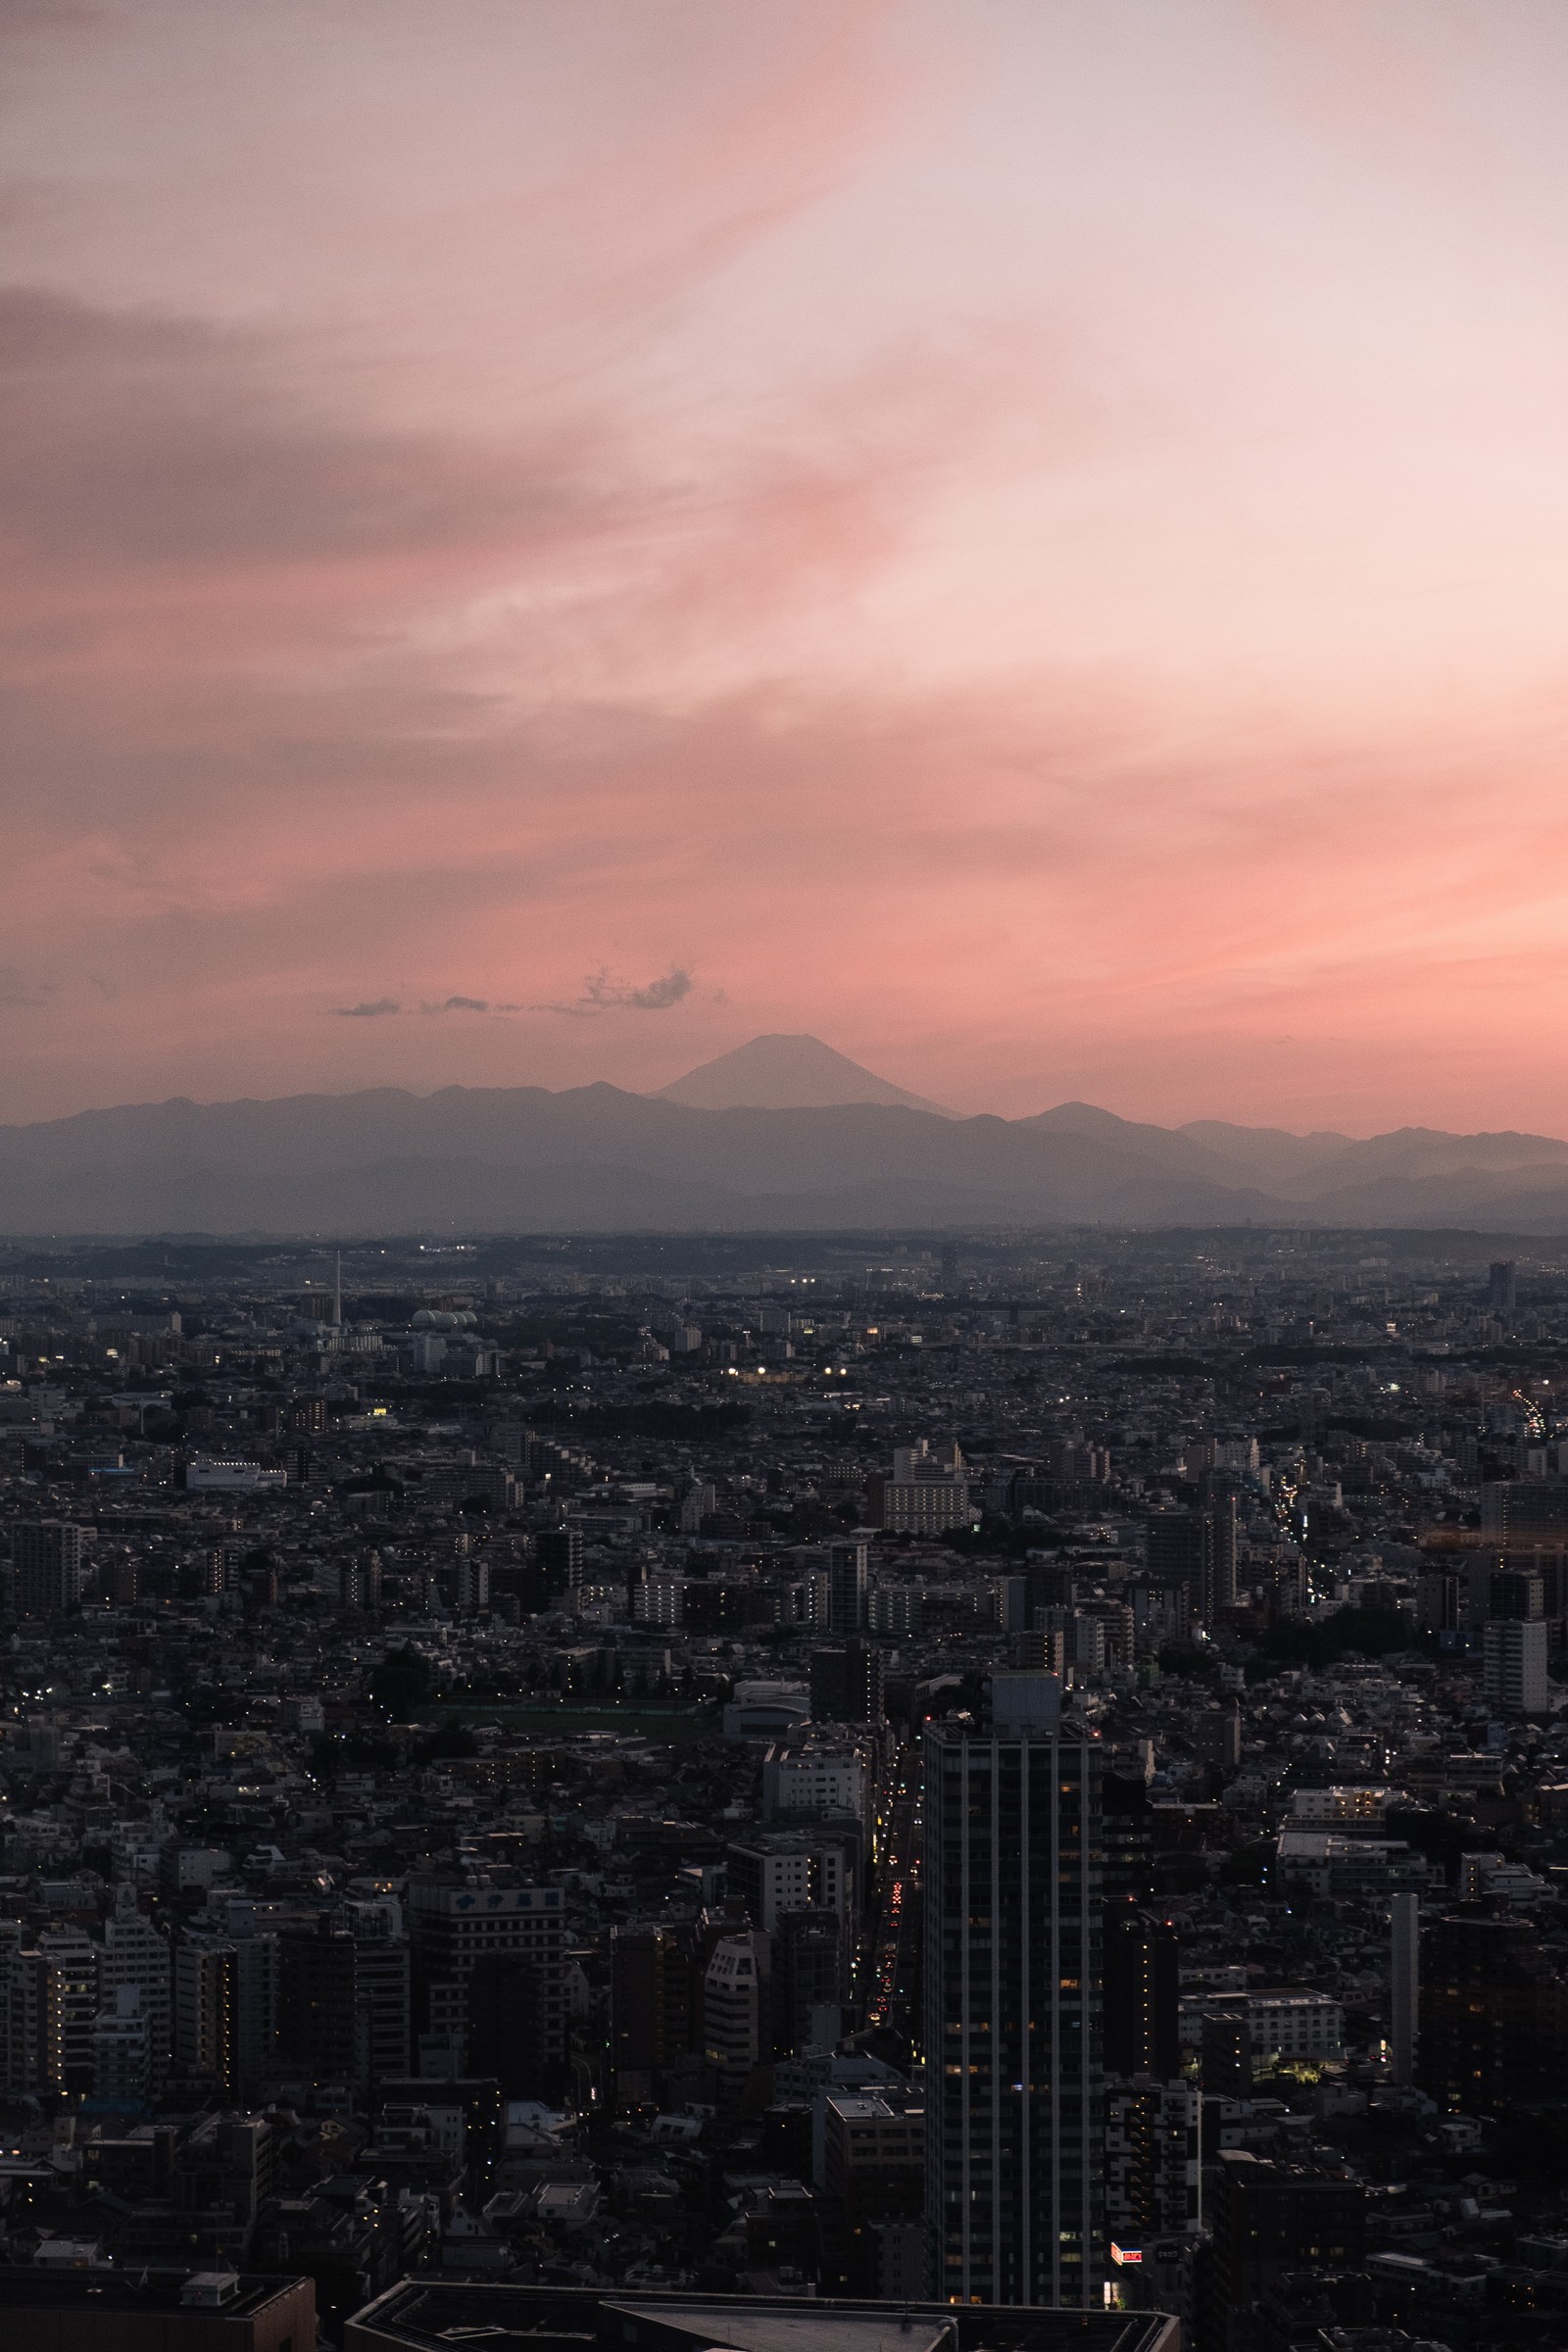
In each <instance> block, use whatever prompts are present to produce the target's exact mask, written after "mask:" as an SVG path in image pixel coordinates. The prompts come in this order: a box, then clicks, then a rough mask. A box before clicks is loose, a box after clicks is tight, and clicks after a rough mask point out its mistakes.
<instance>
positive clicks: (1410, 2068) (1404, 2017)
mask: <svg viewBox="0 0 1568 2352" xmlns="http://www.w3.org/2000/svg"><path fill="white" fill-rule="evenodd" d="M1389 1943H1390V1949H1389V1964H1390V1978H1391V1985H1390V1991H1391V1996H1392V1997H1391V2000H1390V2004H1389V2006H1390V2010H1391V2013H1392V2014H1391V2019H1390V2025H1391V2033H1390V2039H1391V2041H1392V2042H1393V2045H1394V2080H1395V2081H1396V2082H1399V2083H1409V2082H1414V2080H1415V2050H1416V2035H1417V2034H1418V2033H1419V2031H1420V2019H1421V1897H1420V1896H1419V1895H1418V1894H1396V1895H1394V1896H1393V1897H1392V1898H1391V1900H1390V1903H1389Z"/></svg>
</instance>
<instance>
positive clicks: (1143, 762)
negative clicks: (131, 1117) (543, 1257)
mask: <svg viewBox="0 0 1568 2352" xmlns="http://www.w3.org/2000/svg"><path fill="white" fill-rule="evenodd" d="M0 60H3V63H4V66H5V77H4V81H5V91H6V95H5V98H4V101H3V105H4V116H5V127H6V141H5V145H6V155H7V164H6V168H5V170H6V195H7V198H8V202H7V204H6V207H5V209H4V213H3V215H0V351H3V364H4V378H5V381H4V401H5V431H4V437H3V444H0V482H3V490H0V497H3V504H4V520H3V525H0V527H3V529H4V533H5V540H6V555H7V561H6V562H5V564H4V565H3V566H0V631H3V637H4V656H3V658H4V662H5V670H6V679H5V685H6V709H7V719H6V725H5V729H4V754H3V757H4V760H5V771H6V777H7V792H6V812H7V828H6V839H7V848H8V855H7V857H6V859H5V861H4V883H3V917H4V926H5V930H4V939H3V941H0V1022H3V1023H4V1034H5V1038H6V1044H7V1053H6V1056H5V1068H6V1073H7V1083H6V1087H5V1090H4V1094H3V1096H0V1118H5V1119H27V1118H37V1117H46V1116H52V1115H56V1114H59V1113H62V1112H68V1111H71V1110H73V1109H77V1108H80V1107H84V1106H86V1105H89V1104H95V1103H112V1102H123V1101H128V1100H137V1099H146V1098H149V1097H160V1096H166V1095H170V1094H176V1093H177V1094H191V1095H195V1096H198V1097H203V1098H217V1097H224V1096H232V1095H238V1094H254V1095H277V1094H287V1093H295V1092H303V1091H310V1090H327V1091H341V1090H344V1089H349V1088H355V1087H364V1086H379V1085H406V1086H412V1087H415V1088H417V1089H418V1090H420V1091H424V1090H428V1089H430V1088H434V1087H438V1086H441V1085H446V1084H451V1083H463V1084H469V1085H487V1086H500V1085H516V1084H525V1083H527V1084H542V1085H548V1086H567V1085H575V1084H581V1083H584V1082H586V1081H588V1080H591V1079H595V1078H608V1079H611V1080H613V1081H614V1082H615V1083H616V1084H619V1085H625V1086H630V1087H636V1088H653V1087H657V1086H661V1085H663V1084H665V1083H667V1082H668V1081H669V1080H670V1079H672V1078H674V1077H676V1076H677V1075H679V1074H680V1073H681V1072H682V1071H684V1070H685V1069H687V1068H689V1067H691V1066H692V1065H693V1064H695V1063H698V1062H700V1061H704V1060H707V1059H709V1058H711V1056H712V1055H714V1054H718V1053H721V1052H723V1051H725V1050H726V1049H727V1048H729V1047H731V1046H734V1045H736V1044H739V1043H740V1042H742V1041H743V1040H744V1039H746V1038H748V1037H750V1036H752V1035H754V1034H756V1033H758V1032H760V1031H767V1030H808V1031H811V1032H814V1033H815V1034H816V1035H818V1036H820V1037H823V1038H825V1039H826V1040H827V1041H828V1042H829V1043H830V1044H832V1045H834V1046H836V1047H837V1048H839V1050H840V1051H842V1052H844V1053H847V1054H852V1055H853V1056H854V1057H855V1058H857V1059H858V1060H860V1061H863V1062H865V1063H867V1064H868V1065H869V1066H870V1067H872V1068H873V1069H876V1070H878V1071H879V1072H881V1073H882V1074H884V1075H886V1076H887V1077H890V1078H892V1079H894V1080H895V1081H896V1082H897V1083H899V1084H900V1085H903V1086H906V1087H908V1088H912V1089H914V1090H916V1091H917V1092H918V1093H920V1094H922V1095H925V1096H928V1097H931V1098H933V1099H935V1100H937V1101H940V1102H944V1103H950V1104H952V1105H954V1106H955V1107H956V1108H959V1109H962V1110H966V1111H972V1110H982V1109H984V1110H995V1111H1000V1112H1004V1113H1005V1114H1008V1115H1018V1114H1022V1113H1027V1112H1030V1111H1034V1110H1038V1109H1041V1108H1043V1107H1045V1106H1046V1105H1048V1104H1049V1103H1053V1102H1055V1101H1059V1100H1061V1099H1063V1098H1083V1099H1087V1100H1089V1101H1092V1102H1096V1103H1103V1104H1104V1105H1105V1106H1106V1107H1108V1108H1111V1109H1114V1110H1117V1111H1120V1112H1121V1113H1123V1114H1124V1115H1127V1116H1131V1117H1143V1118H1154V1119H1159V1120H1165V1121H1179V1120H1184V1119H1191V1118H1199V1117H1228V1118H1237V1119H1243V1120H1249V1121H1255V1122H1266V1123H1271V1124H1278V1125H1283V1126H1290V1127H1296V1128H1308V1127H1320V1126H1335V1127H1341V1128H1345V1129H1348V1130H1349V1131H1351V1132H1355V1133H1362V1134H1364V1133H1369V1132H1372V1131H1374V1130H1376V1129H1379V1128H1387V1127H1392V1126H1397V1125H1400V1124H1404V1123H1424V1124H1429V1125H1441V1126H1448V1127H1466V1128H1475V1127H1487V1128H1504V1127H1514V1128H1526V1129H1530V1130H1533V1131H1537V1132H1540V1131H1545V1132H1550V1133H1562V1132H1563V1131H1564V1128H1565V1125H1568V1104H1565V1103H1564V1101H1563V1073H1562V1070H1561V1068H1560V1067H1559V1064H1560V1063H1561V1062H1562V1059H1563V1054H1564V1049H1563V1048H1562V1047H1561V1046H1560V1045H1559V1044H1558V1038H1559V1036H1560V1035H1563V1034H1568V948H1565V944H1564V943H1565V937H1568V926H1565V922H1564V907H1563V904H1562V901H1563V892H1564V886H1563V883H1562V882H1561V881H1560V880H1559V876H1558V867H1559V863H1560V862H1561V860H1562V858H1563V855H1564V834H1565V830H1568V802H1565V794H1564V709H1563V706H1564V698H1565V692H1568V686H1565V667H1568V657H1565V651H1564V643H1563V620H1562V616H1563V613H1564V611H1565V610H1568V594H1565V591H1568V462H1565V459H1564V456H1563V452H1562V436H1563V425H1562V419H1563V417H1564V415H1565V414H1568V313H1565V311H1564V308H1563V305H1562V302H1561V298H1560V279H1561V269H1562V252H1563V245H1564V238H1565V235H1568V154H1565V152H1564V148H1563V143H1562V139H1561V134H1560V125H1559V123H1558V120H1557V117H1558V112H1559V109H1558V94H1559V93H1560V91H1561V89H1562V87H1563V86H1564V82H1565V77H1568V16H1565V15H1564V13H1563V11H1562V9H1561V8H1560V6H1558V5H1557V0H1488V4H1487V5H1486V6H1485V7H1479V6H1476V5H1473V4H1472V0H1384V5H1382V6H1381V7H1380V8H1378V9H1377V10H1375V11H1369V10H1367V9H1366V8H1365V7H1364V6H1363V5H1361V0H1166V4H1165V5H1163V6H1161V7H1160V8H1159V9H1158V10H1151V9H1149V8H1148V7H1147V6H1146V5H1144V4H1143V0H996V4H995V5H993V6H990V7H987V8H985V9H976V8H975V7H973V5H972V4H971V0H898V4H895V0H783V5H781V6H778V7H776V8H769V9H744V10H742V9H735V8H733V7H732V6H730V5H729V4H728V0H637V5H629V4H628V0H616V4H614V5H605V4H604V0H466V4H465V6H464V8H462V9H461V10H451V9H446V8H439V7H436V6H434V5H432V4H431V0H374V4H373V5H371V0H270V6H269V7H268V8H266V9H263V10H256V9H254V8H252V7H249V6H247V5H244V4H243V0H201V5H199V6H197V5H193V4H192V0H138V4H137V5H136V6H135V7H129V6H126V5H121V4H117V0H105V4H104V5H102V6H99V5H92V4H82V5H76V4H75V0H70V4H68V0H58V4H55V0H34V4H31V5H29V6H27V7H25V8H23V9H19V10H17V11H16V12H15V13H14V14H13V15H11V16H9V17H8V18H7V19H6V21H5V23H4V24H3V25H0ZM1559 991H1561V992H1562V993H1561V995H1560V996H1559Z"/></svg>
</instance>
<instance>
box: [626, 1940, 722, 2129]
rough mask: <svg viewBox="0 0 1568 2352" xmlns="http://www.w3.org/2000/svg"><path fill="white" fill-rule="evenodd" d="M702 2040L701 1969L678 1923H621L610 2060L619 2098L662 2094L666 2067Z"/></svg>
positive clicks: (630, 2102)
mask: <svg viewBox="0 0 1568 2352" xmlns="http://www.w3.org/2000/svg"><path fill="white" fill-rule="evenodd" d="M701 2040H702V1972H701V1969H700V1967H699V1965H698V1962H697V1958H696V1955H695V1953H694V1952H693V1950H692V1946H691V1942H690V1939H689V1937H688V1936H686V1935H685V1934H683V1933H682V1931H681V1930H679V1929H677V1928H658V1927H646V1928H640V1927H632V1928H617V1929H616V1930H615V1933H614V1936H613V1939H612V1942H611V1952H610V2062H611V2066H612V2068H613V2073H614V2081H615V2099H616V2102H617V2104H619V2105H621V2106H635V2105H638V2104H640V2103H642V2102H643V2101H645V2100H649V2099H652V2098H654V2097H656V2096H657V2095H658V2089H659V2082H660V2078H661V2076H662V2074H663V2072H664V2070H665V2069H666V2068H667V2067H669V2066H671V2065H673V2063H674V2061H675V2060H676V2059H677V2058H683V2057H685V2056H686V2054H687V2052H688V2051H691V2050H695V2049H696V2048H698V2046H699V2045H700V2043H701Z"/></svg>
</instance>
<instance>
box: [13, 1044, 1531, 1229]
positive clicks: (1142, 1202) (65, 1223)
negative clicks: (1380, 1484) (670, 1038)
mask: <svg viewBox="0 0 1568 2352" xmlns="http://www.w3.org/2000/svg"><path fill="white" fill-rule="evenodd" d="M815 1042H816V1043H820V1041H815ZM831 1051H832V1050H831V1049H824V1052H825V1053H831ZM720 1058H721V1059H722V1058H723V1057H720ZM840 1058H843V1057H840ZM705 1066H707V1065H705ZM848 1067H849V1068H850V1069H851V1070H852V1071H858V1065H857V1064H853V1063H851V1064H848ZM867 1075H868V1074H867ZM676 1083H677V1085H679V1084H680V1082H679V1081H677V1082H676ZM878 1083H882V1084H886V1083H887V1082H885V1081H880V1082H878ZM889 1091H890V1092H892V1093H893V1094H895V1095H900V1094H902V1090H899V1089H891V1088H890V1090H889ZM918 1103H919V1098H915V1099H914V1102H913V1104H911V1103H908V1102H905V1101H902V1100H898V1101H893V1102H888V1103H860V1102H856V1103H824V1104H813V1105H807V1106H804V1107H793V1108H781V1109H770V1108H758V1107H750V1106H739V1107H726V1108H708V1107H704V1106H701V1105H694V1104H689V1103H680V1102H678V1101H676V1100H672V1099H671V1098H670V1095H669V1092H668V1090H667V1089H665V1090H662V1091H661V1092H660V1093H659V1094H655V1095H642V1094H633V1093H631V1092H629V1091H628V1090H626V1089H624V1088H620V1087H615V1086H612V1085H610V1084H609V1083H608V1082H606V1081H603V1080H598V1081H594V1082H592V1083H590V1084H588V1085H586V1086H581V1087H572V1088H565V1089H560V1090H553V1089H550V1088H546V1087H492V1088H475V1087H461V1086H448V1087H442V1088H439V1089H437V1090H435V1091H434V1092H433V1093H431V1094H428V1095H420V1094H416V1093H415V1092H414V1091H413V1090H412V1089H408V1088H401V1087H377V1088H368V1089H365V1090H363V1091H362V1092H359V1093H354V1094H346V1095H329V1094H320V1093H318V1094H307V1095H295V1096H283V1097H274V1098H265V1097H255V1096H252V1097H242V1098H238V1099H236V1100H234V1101H231V1102H227V1103H197V1102H195V1101H193V1100H192V1099H191V1098H190V1097H188V1096H172V1097H169V1098H167V1099H166V1100H165V1101H164V1102H162V1103H122V1104H116V1105H112V1106H110V1107H108V1108H104V1109H96V1110H87V1111H78V1112H75V1113H73V1114H70V1115H69V1116H67V1117H65V1118H61V1119H55V1120H43V1121H38V1122H34V1123H32V1124H30V1125H11V1126H7V1127H0V1232H5V1233H10V1234H15V1235H18V1236H23V1235H36V1234H39V1233H81V1234H87V1233H114V1234H118V1235H124V1234H130V1233H135V1232H171V1231H197V1230H202V1231H208V1232H212V1233H214V1234H222V1233H236V1232H247V1233H253V1232H268V1233H279V1234H281V1233H288V1232H298V1231H301V1230H311V1231H320V1230H332V1229H335V1230H339V1231H345V1232H346V1231H349V1230H354V1231H359V1232H364V1233H395V1232H407V1231H410V1230H417V1229H421V1228H425V1227H430V1228H439V1229H441V1230H452V1231H486V1232H498V1231H506V1230H515V1231H571V1230H581V1231H590V1230H592V1231H625V1230H660V1229H664V1230H684V1231H700V1230H703V1229H705V1228H719V1229H731V1230H734V1229H748V1228H753V1227H755V1228H757V1229H763V1228H769V1229H773V1230H783V1229H788V1228H789V1227H790V1226H792V1225H794V1226H796V1227H798V1228H799V1229H800V1230H803V1231H805V1230H819V1229H821V1230H825V1229H829V1228H832V1227H838V1228H853V1227H856V1226H862V1225H863V1226H865V1227H867V1228H880V1227H884V1226H895V1225H902V1224H908V1225H913V1226H928V1227H939V1226H954V1225H957V1226H961V1225H964V1224H971V1225H977V1226H978V1225H999V1224H1000V1225H1030V1224H1041V1225H1050V1224H1086V1223H1090V1224H1093V1223H1100V1224H1111V1225H1117V1224H1121V1225H1139V1226H1147V1225H1159V1224H1175V1225H1185V1224H1197V1225H1203V1226H1223V1225H1238V1224H1243V1223H1247V1222H1251V1223H1254V1224H1259V1223H1260V1224H1268V1223H1275V1224H1284V1225H1292V1224H1296V1225H1299V1224H1312V1225H1346V1226H1356V1227H1376V1226H1395V1225H1405V1226H1415V1227H1420V1226H1427V1225H1431V1226H1444V1227H1448V1226H1456V1225H1465V1224H1470V1225H1472V1226H1475V1227H1477V1228H1478V1229H1480V1230H1505V1231H1517V1232H1523V1231H1529V1232H1535V1231H1540V1232H1543V1233H1545V1232H1564V1233H1568V1142H1564V1141H1562V1140H1561V1139H1559V1138H1556V1137H1550V1136H1531V1135H1524V1134H1517V1133H1512V1132H1507V1131H1504V1132H1488V1133H1481V1134H1476V1135H1470V1136H1463V1135H1450V1134H1447V1133H1446V1132H1445V1131H1443V1130H1440V1129H1431V1128H1397V1129H1392V1130H1390V1131H1389V1132H1388V1133H1387V1134H1384V1135H1380V1136H1373V1137H1369V1138H1365V1139H1360V1140H1358V1139H1356V1138H1353V1137H1347V1136H1331V1135H1329V1134H1327V1133H1325V1132H1324V1131H1321V1130H1319V1131H1317V1132H1316V1133H1314V1134H1313V1135H1311V1136H1309V1137H1292V1136H1291V1135H1290V1134H1289V1131H1288V1130H1285V1129H1270V1128H1257V1129H1254V1128H1244V1127H1236V1126H1233V1125H1231V1124H1230V1123H1228V1122H1224V1121H1194V1122H1191V1123H1190V1124H1189V1125H1188V1126H1187V1127H1182V1128H1167V1127H1159V1126H1156V1125H1154V1124H1152V1122H1148V1121H1138V1120H1129V1119H1123V1118H1121V1117H1119V1116H1118V1114H1117V1113H1115V1112H1113V1111H1104V1110H1101V1109H1100V1108H1098V1106H1097V1105H1095V1104H1093V1103H1057V1104H1055V1105H1054V1106H1052V1107H1051V1108H1050V1109H1048V1110H1045V1111H1042V1112H1039V1113H1036V1114H1035V1115H1033V1116H1032V1117H1029V1118H1022V1119H1004V1118H1000V1117H998V1116H996V1115H995V1114H993V1113H981V1114H978V1115H976V1116H972V1117H958V1116H956V1115H955V1114H953V1113H951V1112H945V1111H942V1110H940V1109H937V1108H925V1107H923V1106H915V1105H918ZM1293 1145H1299V1146H1302V1147H1303V1148H1305V1164H1303V1161H1302V1154H1301V1153H1300V1152H1293V1151H1292V1150H1291V1148H1290V1147H1292V1146H1293ZM1265 1172H1267V1173H1268V1174H1269V1176H1270V1181H1268V1182H1260V1181H1258V1177H1259V1175H1260V1174H1261V1173H1265Z"/></svg>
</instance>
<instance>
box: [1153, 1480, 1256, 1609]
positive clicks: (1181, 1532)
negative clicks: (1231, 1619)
mask: <svg viewBox="0 0 1568 2352" xmlns="http://www.w3.org/2000/svg"><path fill="white" fill-rule="evenodd" d="M1149 1573H1150V1575H1151V1576H1152V1577H1155V1578H1166V1579H1179V1580H1180V1582H1181V1583H1183V1584H1184V1585H1185V1586H1186V1587H1187V1590H1188V1593H1189V1596H1190V1598H1191V1602H1192V1609H1193V1614H1194V1616H1195V1617H1197V1618H1198V1619H1199V1621H1200V1622H1201V1624H1203V1625H1212V1624H1213V1623H1214V1621H1215V1619H1216V1618H1217V1617H1220V1616H1222V1615H1223V1614H1224V1612H1225V1610H1227V1609H1231V1608H1234V1607H1235V1605H1236V1497H1235V1495H1216V1496H1215V1497H1214V1498H1213V1500H1212V1501H1211V1502H1209V1503H1208V1504H1206V1505H1205V1507H1204V1508H1203V1509H1201V1510H1195V1511H1156V1512H1155V1513H1154V1515H1153V1517H1152V1519H1151V1520H1150V1522H1149Z"/></svg>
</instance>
